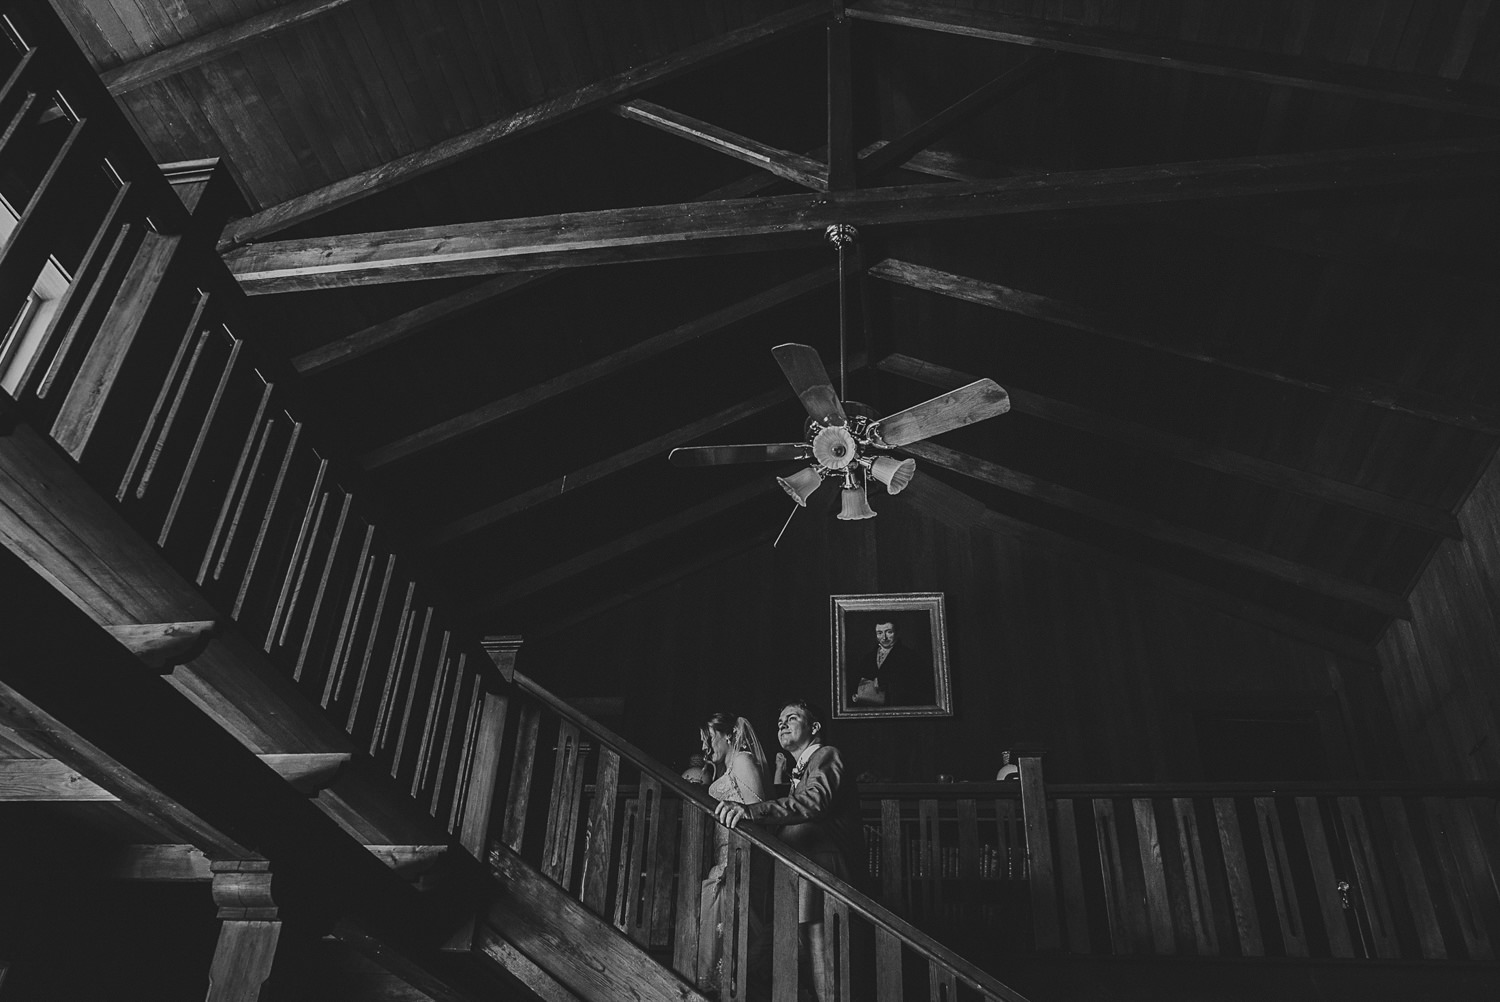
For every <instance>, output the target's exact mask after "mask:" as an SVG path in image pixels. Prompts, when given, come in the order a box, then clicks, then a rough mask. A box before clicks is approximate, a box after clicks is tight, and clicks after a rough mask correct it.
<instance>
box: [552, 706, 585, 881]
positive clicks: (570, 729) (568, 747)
mask: <svg viewBox="0 0 1500 1002" xmlns="http://www.w3.org/2000/svg"><path fill="white" fill-rule="evenodd" d="M582 745H583V742H582V740H581V739H580V738H579V735H578V728H576V727H574V726H573V725H572V724H570V723H568V722H567V721H563V722H562V724H561V725H560V726H559V727H558V733H557V757H556V758H555V759H554V761H553V765H552V793H551V798H550V799H549V800H548V802H547V834H546V838H545V839H544V840H543V843H542V872H543V873H545V874H546V875H547V876H549V877H551V878H552V879H553V880H555V881H557V883H558V884H559V885H560V886H562V887H567V886H568V881H569V879H570V878H571V877H572V874H573V847H574V845H575V841H574V836H575V834H576V832H577V830H578V802H579V800H580V799H582V794H583V782H582V780H583V768H582V765H583V761H582V760H583V748H582Z"/></svg>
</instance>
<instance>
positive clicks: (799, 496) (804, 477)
mask: <svg viewBox="0 0 1500 1002" xmlns="http://www.w3.org/2000/svg"><path fill="white" fill-rule="evenodd" d="M776 482H777V483H778V484H780V485H781V489H782V490H784V491H786V492H787V493H788V494H790V495H791V496H792V500H793V501H795V502H797V503H798V504H799V505H801V506H802V507H804V508H806V507H807V499H808V498H810V497H812V492H813V491H815V490H817V489H818V488H819V487H821V486H823V478H822V477H821V476H820V475H819V474H818V471H817V470H815V469H813V468H812V467H810V466H809V467H806V468H805V469H801V470H798V471H797V472H796V473H793V474H792V475H791V476H789V477H777V478H776Z"/></svg>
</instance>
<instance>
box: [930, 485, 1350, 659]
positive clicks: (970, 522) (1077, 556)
mask: <svg viewBox="0 0 1500 1002" xmlns="http://www.w3.org/2000/svg"><path fill="white" fill-rule="evenodd" d="M901 499H903V500H905V501H907V502H908V503H911V504H913V505H915V506H916V507H918V508H920V509H921V510H922V511H925V512H927V513H928V514H930V515H932V516H933V517H934V518H937V519H938V520H939V521H942V522H944V523H945V524H948V525H953V526H955V527H958V528H977V529H981V530H983V531H985V532H990V533H994V534H996V535H1000V536H1005V537H1007V538H1010V539H1018V540H1020V541H1022V542H1023V543H1029V544H1031V545H1034V546H1037V547H1038V548H1040V549H1042V550H1043V551H1045V552H1049V553H1056V554H1061V555H1062V556H1064V557H1066V558H1068V559H1072V560H1077V561H1078V562H1079V563H1081V564H1083V565H1085V566H1088V567H1098V568H1103V569H1106V570H1109V571H1111V572H1113V573H1116V574H1120V575H1122V576H1124V577H1128V578H1134V579H1137V580H1142V581H1145V582H1147V583H1149V584H1151V585H1154V586H1155V587H1158V588H1160V589H1161V590H1163V591H1166V592H1170V593H1172V594H1175V595H1178V596H1180V597H1182V598H1184V599H1186V600H1187V601H1189V602H1195V603H1199V604H1202V605H1206V606H1208V607H1209V608H1211V609H1216V610H1218V611H1220V612H1223V613H1225V614H1226V615H1230V616H1233V617H1235V618H1236V619H1241V620H1244V621H1245V622H1247V623H1253V624H1254V625H1256V626H1261V627H1265V628H1266V629H1269V630H1272V631H1274V632H1276V633H1280V634H1282V635H1283V636H1287V637H1290V638H1292V639H1294V640H1300V641H1302V642H1304V643H1309V644H1312V645H1314V646H1316V647H1320V648H1322V649H1324V650H1327V651H1331V652H1332V653H1334V654H1338V655H1339V656H1341V657H1345V658H1349V659H1350V660H1353V661H1357V662H1359V663H1361V664H1366V665H1371V666H1378V665H1379V664H1380V661H1379V657H1378V655H1377V654H1376V652H1375V646H1374V645H1373V644H1371V643H1368V642H1364V641H1361V640H1358V639H1356V638H1354V637H1351V636H1349V635H1347V634H1345V633H1340V632H1338V631H1335V630H1329V629H1327V628H1326V627H1322V626H1318V625H1316V624H1313V623H1309V622H1307V621H1306V620H1303V619H1298V618H1297V617H1294V616H1289V615H1287V614H1286V613H1284V612H1280V611H1278V610H1275V609H1269V608H1267V607H1265V606H1263V605H1260V604H1258V603H1256V602H1252V601H1250V600H1249V599H1244V598H1240V597H1239V596H1236V595H1231V594H1230V593H1229V592H1226V591H1223V590H1221V589H1219V588H1217V587H1214V586H1213V585H1211V584H1205V583H1203V582H1201V581H1194V580H1192V579H1189V578H1185V577H1182V576H1180V575H1177V574H1174V573H1172V572H1171V571H1165V570H1161V569H1159V568H1156V567H1152V566H1150V565H1148V564H1144V563H1141V562H1140V561H1137V560H1130V559H1127V558H1125V557H1122V556H1119V555H1118V554H1115V553H1111V552H1110V551H1108V550H1105V549H1103V548H1102V547H1099V546H1096V545H1094V544H1093V543H1087V542H1084V541H1083V540H1081V539H1074V538H1073V537H1071V536H1067V535H1064V534H1063V533H1060V532H1054V531H1052V530H1051V529H1044V528H1042V527H1041V526H1036V525H1032V524H1031V523H1029V522H1023V521H1022V520H1020V519H1018V518H1014V517H1012V516H1010V515H1002V514H1001V513H999V512H997V511H994V510H993V509H991V508H989V507H988V506H987V505H985V504H984V503H983V502H981V501H979V500H978V499H976V498H974V497H971V496H970V495H968V494H966V493H964V492H963V491H961V490H959V489H958V488H956V487H950V486H949V485H947V484H945V483H943V482H941V481H939V480H937V479H936V478H935V477H923V476H917V477H916V478H914V479H913V480H912V482H911V483H910V484H909V485H908V486H907V488H906V490H905V491H903V492H902V493H901Z"/></svg>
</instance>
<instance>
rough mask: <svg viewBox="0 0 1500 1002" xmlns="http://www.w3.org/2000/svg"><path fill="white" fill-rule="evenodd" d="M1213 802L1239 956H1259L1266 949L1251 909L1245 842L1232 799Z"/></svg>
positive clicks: (1252, 894) (1252, 900) (1252, 908)
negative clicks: (1237, 939) (1232, 910)
mask: <svg viewBox="0 0 1500 1002" xmlns="http://www.w3.org/2000/svg"><path fill="white" fill-rule="evenodd" d="M1213 803H1214V820H1215V822H1216V823H1217V826H1218V829H1219V845H1220V847H1221V849H1222V851H1223V854H1224V873H1225V875H1226V876H1227V877H1228V880H1229V899H1230V902H1231V904H1232V906H1233V908H1234V925H1235V931H1236V933H1237V934H1238V937H1239V944H1240V955H1241V956H1245V957H1263V956H1265V952H1266V948H1265V942H1264V940H1263V939H1262V937H1261V932H1260V915H1259V912H1258V911H1257V910H1256V907H1255V892H1254V891H1253V890H1252V888H1251V886H1250V865H1249V861H1248V860H1247V859H1246V857H1245V843H1244V840H1243V838H1242V837H1241V835H1240V818H1239V815H1238V813H1237V812H1236V810H1235V803H1234V800H1233V798H1230V797H1215V798H1213Z"/></svg>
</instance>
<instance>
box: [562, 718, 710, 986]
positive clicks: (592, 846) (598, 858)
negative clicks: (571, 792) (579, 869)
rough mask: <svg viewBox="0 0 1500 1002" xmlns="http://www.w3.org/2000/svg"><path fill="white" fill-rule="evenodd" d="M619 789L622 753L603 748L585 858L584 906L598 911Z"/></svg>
mask: <svg viewBox="0 0 1500 1002" xmlns="http://www.w3.org/2000/svg"><path fill="white" fill-rule="evenodd" d="M619 789H620V755H619V753H618V752H616V751H615V750H614V749H613V748H600V749H599V768H598V771H597V773H596V774H595V777H594V804H593V809H592V810H591V811H590V812H589V834H588V856H587V858H586V859H585V860H584V861H583V894H582V901H583V904H584V907H586V908H588V909H589V910H590V911H593V912H595V913H596V914H599V915H603V914H604V911H605V908H606V906H607V905H608V904H609V873H610V866H609V864H610V859H611V854H612V853H613V852H614V841H615V801H616V799H617V798H618V797H619ZM688 813H689V814H697V813H698V812H697V811H689V812H688ZM699 817H702V815H699ZM685 823H686V819H684V824H685ZM700 847H701V840H700ZM679 879H680V880H681V881H682V882H683V883H684V884H687V883H693V881H690V880H689V879H688V876H687V874H686V873H684V874H682V875H681V876H680V877H679ZM680 971H681V969H680V968H679V973H680Z"/></svg>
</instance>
